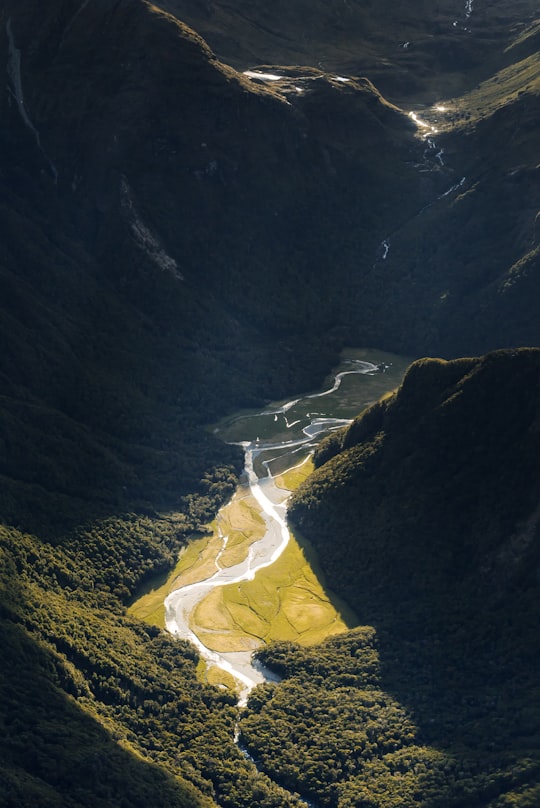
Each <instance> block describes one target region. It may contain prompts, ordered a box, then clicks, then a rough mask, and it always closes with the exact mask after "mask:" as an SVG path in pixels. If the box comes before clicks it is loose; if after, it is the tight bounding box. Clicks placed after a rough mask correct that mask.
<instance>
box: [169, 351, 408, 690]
mask: <svg viewBox="0 0 540 808" xmlns="http://www.w3.org/2000/svg"><path fill="white" fill-rule="evenodd" d="M409 362H410V360H407V359H404V358H403V357H399V356H395V355H391V354H387V353H384V352H382V351H375V350H360V349H350V350H348V351H345V352H344V353H343V356H342V361H341V363H340V364H339V366H338V367H337V368H336V369H335V370H334V372H333V373H332V375H331V376H330V377H329V379H328V381H327V383H326V385H325V387H324V388H323V390H321V391H320V392H312V393H309V394H306V395H303V396H297V397H296V398H294V399H292V400H290V401H286V402H278V403H275V404H271V405H269V406H268V407H267V408H265V409H264V410H263V411H261V412H252V411H249V412H244V413H241V414H237V415H235V416H234V417H231V418H228V419H227V420H225V421H223V422H221V423H220V424H219V425H218V426H217V427H216V428H215V431H216V433H217V435H218V436H219V437H220V438H221V439H223V440H224V441H227V442H230V443H237V444H240V445H241V446H242V447H243V449H244V455H245V468H244V473H243V475H242V479H241V481H240V485H239V490H238V491H237V493H236V494H235V497H236V498H237V500H236V503H237V510H238V508H239V507H240V506H242V504H243V505H244V508H245V502H246V501H247V498H248V497H249V502H251V503H252V504H251V506H250V508H251V513H252V514H254V515H255V518H256V519H257V520H258V523H259V529H258V532H257V533H256V535H255V537H254V536H253V534H251V537H250V531H249V530H244V533H242V530H236V531H231V529H230V518H228V517H227V514H226V509H227V507H230V504H229V506H225V507H224V509H222V511H223V513H222V512H220V514H218V518H217V520H216V536H215V537H214V541H213V542H211V543H210V545H205V546H204V547H203V549H201V551H200V552H198V553H197V554H196V557H195V559H194V560H193V561H192V562H190V563H189V564H187V568H188V569H187V573H186V574H184V575H182V574H181V575H180V576H179V577H178V579H177V580H178V586H177V588H175V589H174V590H173V591H171V592H170V594H169V595H168V596H167V598H166V601H165V612H166V615H165V622H166V627H167V629H168V630H169V631H170V632H171V633H172V634H174V635H176V636H178V637H181V638H184V639H188V640H190V641H191V642H193V643H194V644H195V645H196V646H197V648H198V650H199V652H200V654H201V656H202V658H203V659H204V660H205V661H206V663H207V665H208V666H217V667H218V668H220V669H221V670H222V671H225V672H227V673H228V674H230V675H232V676H233V677H234V679H235V680H236V681H237V682H238V684H239V690H240V692H241V701H244V700H245V698H246V697H247V694H248V693H249V691H250V690H251V688H252V687H254V686H255V685H256V684H259V683H261V682H263V681H265V680H267V679H268V678H271V674H270V673H269V672H268V671H265V670H263V669H262V668H261V667H260V666H257V664H256V663H255V664H254V663H253V660H252V653H253V650H255V649H256V648H257V647H260V646H261V644H262V643H263V642H264V641H265V639H261V637H262V635H263V634H264V630H263V629H264V625H265V623H264V620H263V619H262V618H261V614H260V613H262V612H263V611H264V610H263V608H262V606H263V605H264V604H262V603H257V602H256V601H257V600H258V599H260V600H261V601H262V600H263V598H264V599H266V600H267V601H268V604H269V605H268V609H269V610H270V611H271V612H272V619H270V618H268V621H269V623H271V628H270V629H269V635H268V636H269V638H270V639H289V638H290V634H289V631H288V630H289V629H291V628H295V629H296V630H297V631H298V634H299V637H298V641H300V642H305V643H306V644H309V643H310V642H314V641H317V639H318V638H320V634H318V629H320V627H321V624H322V625H323V633H324V626H325V625H326V623H325V621H328V622H329V625H328V630H327V631H328V634H331V633H336V632H337V631H340V630H345V629H346V628H347V625H346V624H345V623H342V622H340V620H339V607H335V606H334V604H333V603H332V597H331V595H329V594H328V597H327V596H326V593H325V596H324V597H321V596H320V595H314V594H313V587H311V589H310V587H309V586H305V587H302V586H297V588H296V590H295V591H294V593H293V596H291V598H289V601H288V602H287V604H288V605H287V606H284V605H283V601H280V599H279V598H277V599H276V598H275V597H274V593H272V592H269V591H268V587H269V586H270V587H271V586H272V585H273V584H272V579H269V582H268V581H266V580H265V581H263V582H262V584H261V587H260V588H259V589H257V590H256V592H257V595H256V596H252V597H251V602H249V600H250V596H249V594H248V595H246V594H244V596H243V597H244V599H245V600H246V601H247V602H242V599H241V597H240V599H239V596H238V597H237V592H241V587H242V586H245V583H246V582H249V581H253V580H254V579H255V576H257V575H259V576H261V575H263V576H264V574H265V572H268V570H269V569H270V568H271V567H272V565H275V564H276V562H277V561H278V559H279V558H280V557H281V555H282V554H283V553H284V551H285V550H286V548H287V546H288V545H289V542H290V540H291V536H290V532H289V528H288V525H287V518H286V503H287V499H288V497H289V496H290V493H291V491H290V490H289V488H287V485H286V484H285V483H284V477H283V475H284V474H286V472H288V471H290V470H291V469H295V468H301V466H302V464H303V463H304V462H305V461H306V460H307V459H308V458H309V457H310V455H311V454H312V452H313V450H314V448H315V447H316V445H317V444H318V443H319V442H320V441H321V440H322V439H323V437H325V436H326V435H328V434H329V433H330V432H332V431H333V430H335V429H339V428H340V427H342V426H345V425H346V424H348V423H349V422H350V420H351V419H352V418H354V417H355V416H356V415H358V414H359V413H360V412H361V411H362V410H363V409H364V408H365V407H366V406H367V405H369V404H370V403H372V402H374V401H376V400H377V399H379V398H380V397H381V396H382V395H383V394H384V393H386V392H387V391H389V390H392V389H393V388H395V387H397V385H398V384H399V383H400V381H401V378H402V377H403V374H404V372H405V370H406V368H407V366H408V364H409ZM285 479H289V478H287V477H286V478H285ZM242 497H244V500H242ZM222 525H224V526H225V528H226V529H225V530H224V529H223V528H222ZM244 527H245V526H244ZM227 528H229V530H227ZM239 536H240V539H241V541H240V542H239V541H238V537H239ZM209 546H210V547H211V548H213V549H210V550H209V549H208V547H209ZM313 575H314V573H313V572H312V570H311V569H310V570H309V577H310V579H312V578H313ZM222 587H234V588H235V589H234V597H233V599H232V606H230V607H229V609H228V610H227V609H225V608H224V606H223V602H222V600H223V595H224V592H223V591H221V592H218V591H217V590H218V589H219V588H222ZM278 588H281V587H278ZM229 591H231V590H229ZM321 591H322V587H321ZM303 592H304V593H305V597H304V596H303V594H302V593H303ZM216 595H217V596H218V598H221V600H220V601H219V603H218V604H217V606H216V605H214V606H213V607H212V608H206V609H205V608H204V604H205V603H207V602H209V598H213V599H214V600H216ZM291 601H292V605H291ZM258 607H261V608H258ZM280 609H283V611H284V612H286V613H284V614H283V615H282V614H280V613H279V612H280ZM227 611H234V613H235V614H238V615H240V617H239V623H238V624H235V625H234V630H232V629H231V628H230V626H229V627H228V628H227V614H225V612H227ZM200 613H202V614H203V618H201V617H200ZM205 614H206V615H207V617H206V620H205V619H204V615H205ZM198 615H199V616H198ZM224 621H225V622H224ZM280 621H281V622H280ZM261 624H262V625H263V629H261ZM280 625H283V626H284V627H286V628H287V629H288V630H287V631H286V632H285V634H286V636H279V626H280ZM276 626H277V627H278V628H277V629H276Z"/></svg>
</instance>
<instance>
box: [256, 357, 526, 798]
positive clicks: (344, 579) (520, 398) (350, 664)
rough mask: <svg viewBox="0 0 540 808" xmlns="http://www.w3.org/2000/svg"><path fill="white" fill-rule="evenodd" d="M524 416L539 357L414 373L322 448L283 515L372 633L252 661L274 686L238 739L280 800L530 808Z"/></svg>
mask: <svg viewBox="0 0 540 808" xmlns="http://www.w3.org/2000/svg"><path fill="white" fill-rule="evenodd" d="M539 402H540V351H539V350H538V349H521V350H518V351H501V352H495V353H492V354H489V355H487V356H485V357H482V358H475V359H460V360H453V361H451V362H443V361H441V360H435V359H425V360H420V361H418V362H415V363H414V364H413V365H412V366H411V367H410V369H409V371H408V372H407V374H406V376H405V379H404V381H403V383H402V385H401V386H400V388H399V389H398V390H397V391H396V393H394V394H393V395H391V396H390V397H388V398H386V399H385V400H383V401H381V402H379V403H378V404H376V405H374V406H373V407H371V408H370V409H368V410H366V411H365V412H364V413H363V414H362V415H361V416H359V417H358V418H357V419H356V420H355V421H354V422H353V424H352V425H351V426H350V427H349V428H347V429H346V430H343V431H342V432H341V433H338V434H336V435H334V436H332V438H330V439H328V441H327V443H326V445H323V446H322V447H321V449H320V452H319V453H318V456H316V463H317V464H318V466H319V467H318V469H317V470H316V472H315V473H314V474H313V475H312V477H311V478H310V479H309V480H308V481H307V482H306V483H305V484H304V485H303V486H302V487H301V488H300V489H299V490H298V491H297V492H296V493H295V494H294V495H293V501H292V504H291V507H290V509H289V520H290V522H291V523H292V524H293V526H294V527H295V528H296V529H297V530H301V531H302V533H304V534H305V535H306V536H307V537H308V538H309V539H310V540H311V541H313V542H314V543H315V545H316V547H317V549H318V551H319V553H320V556H321V559H322V562H323V564H324V568H325V570H326V571H327V574H328V576H329V583H330V584H331V586H332V587H334V588H335V589H336V590H337V591H338V592H340V593H341V594H342V595H344V596H345V597H346V599H347V600H348V602H349V603H351V604H352V605H353V606H354V607H355V609H356V610H357V614H358V615H359V617H360V619H361V620H363V621H364V622H365V623H366V624H368V625H366V626H365V627H364V628H361V629H358V630H357V631H356V632H352V633H351V635H349V636H347V637H344V638H337V639H333V640H332V641H331V642H329V643H327V644H326V646H325V647H324V648H321V649H317V651H316V652H315V653H314V652H313V651H311V650H307V651H306V650H302V649H300V648H296V647H294V646H292V645H291V644H289V645H287V644H282V645H280V646H278V647H276V648H271V649H268V650H267V651H265V652H264V653H263V654H261V658H262V659H263V661H264V662H265V663H266V664H270V665H274V666H275V667H276V669H277V670H278V671H280V672H281V673H282V674H284V676H285V678H286V681H285V682H284V683H283V684H282V685H278V686H272V687H268V688H267V689H266V690H261V691H258V692H257V693H256V694H255V696H254V699H253V703H252V704H251V709H250V711H249V713H248V716H247V718H246V719H245V720H244V722H243V724H242V732H243V736H244V739H245V740H246V742H247V743H248V748H249V749H250V751H251V752H252V754H254V755H255V756H256V757H257V759H259V760H260V761H261V763H262V765H263V768H264V769H265V770H266V771H268V772H270V773H272V774H273V776H277V777H278V778H280V779H281V781H282V782H284V783H286V784H287V785H288V787H289V788H297V789H299V790H300V791H301V792H302V793H304V794H308V795H310V796H311V797H312V798H313V799H315V800H316V801H317V802H318V803H319V804H321V805H328V806H345V805H346V806H349V805H370V806H387V805H400V806H418V805H420V806H432V805H437V806H439V805H445V806H446V805H451V806H454V805H455V806H458V805H459V806H461V805H471V806H480V805H482V806H486V807H487V806H490V808H491V807H493V808H495V806H496V807H497V808H501V806H508V805H518V806H532V805H535V804H537V800H538V795H539V793H540V786H539V775H540V759H539V756H538V740H539V737H540V713H539V705H540V700H539V696H540V693H539V682H538V661H539V659H540V646H539V643H538V632H537V625H538V618H539V614H538V586H539V576H538V572H539V564H540V531H539V524H540V509H539V495H540V465H539V457H540V452H539V449H540V446H539V441H540V429H539V424H540V409H539ZM307 703H309V704H314V705H317V708H316V709H315V710H313V711H312V712H310V711H309V710H306V704H307ZM353 717H354V718H353ZM288 739H290V740H288ZM300 760H301V761H303V765H299V761H300ZM396 778H397V779H396Z"/></svg>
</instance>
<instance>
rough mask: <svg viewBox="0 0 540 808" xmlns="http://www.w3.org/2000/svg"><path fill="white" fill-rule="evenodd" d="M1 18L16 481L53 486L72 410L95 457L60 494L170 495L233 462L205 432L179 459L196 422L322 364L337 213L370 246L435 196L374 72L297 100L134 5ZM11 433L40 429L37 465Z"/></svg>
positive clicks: (8, 465) (333, 299)
mask: <svg viewBox="0 0 540 808" xmlns="http://www.w3.org/2000/svg"><path fill="white" fill-rule="evenodd" d="M0 27H1V30H2V37H3V40H2V41H3V50H4V58H5V62H6V63H7V64H8V83H7V87H6V92H5V93H4V95H3V100H2V103H3V115H4V119H5V120H6V122H7V125H6V127H5V128H4V129H3V133H2V138H3V144H2V145H3V148H2V155H3V157H2V160H3V175H2V176H3V184H2V189H3V190H2V197H3V198H2V205H3V217H2V218H3V222H4V227H5V230H6V235H5V239H4V241H3V245H2V252H3V258H2V278H3V280H2V283H3V285H4V296H3V301H4V305H5V306H6V310H5V314H4V317H3V319H2V326H1V327H2V332H3V337H4V340H5V348H4V351H3V356H2V363H3V366H4V367H3V373H4V377H5V378H6V386H5V388H4V392H5V394H6V396H9V397H10V398H9V399H6V401H5V407H6V410H7V411H9V415H6V423H9V424H10V428H9V436H11V437H9V436H8V437H7V438H6V451H5V469H6V470H7V469H12V468H13V466H14V465H15V464H16V466H17V472H16V474H15V476H16V478H17V479H19V480H24V481H25V483H29V484H34V483H35V484H38V485H40V486H42V488H47V485H46V484H45V481H46V480H48V481H51V478H52V479H54V478H55V476H57V473H58V472H57V471H54V470H53V466H54V467H55V468H57V467H58V465H59V462H57V458H58V449H59V446H58V442H56V445H55V446H52V445H50V443H51V441H49V440H48V439H47V437H46V435H45V434H44V433H50V431H51V428H53V427H52V421H54V419H55V418H56V420H58V418H60V420H61V422H62V426H61V430H62V431H68V432H70V433H71V435H72V437H71V438H70V442H71V444H72V445H76V444H79V445H81V444H82V446H83V447H84V446H86V447H87V448H86V449H85V450H84V452H85V455H86V457H87V458H88V459H87V462H85V463H79V458H78V457H77V456H76V455H75V456H74V458H73V461H72V460H71V458H70V453H69V450H68V451H66V447H65V446H64V448H63V449H62V460H61V461H60V462H61V463H62V464H64V465H66V473H65V478H64V479H63V480H61V481H60V480H59V481H57V482H55V483H54V485H52V486H50V487H53V488H54V490H55V491H58V489H61V490H63V491H64V492H65V493H67V494H69V495H71V496H78V497H80V496H81V491H83V490H87V491H88V490H89V489H91V490H93V491H94V492H95V493H96V494H97V495H98V497H99V498H100V499H102V500H105V502H104V507H105V508H107V509H109V510H110V508H111V507H113V508H115V507H116V506H117V503H120V504H121V503H125V502H126V501H130V500H133V499H135V500H137V501H141V500H145V499H146V500H147V501H148V500H149V499H150V498H152V497H155V496H159V497H160V498H161V500H162V501H163V502H165V501H168V502H171V501H174V500H175V499H177V492H178V489H177V486H178V485H179V481H180V480H182V482H180V486H181V488H180V493H182V492H186V491H189V490H192V489H193V486H194V485H198V480H200V479H201V477H203V476H204V472H205V468H206V467H205V463H206V460H205V455H207V454H208V452H213V451H214V450H215V451H217V452H218V453H219V454H221V455H222V456H223V457H224V456H225V455H224V454H223V451H224V450H223V449H218V448H217V446H215V445H212V442H211V440H210V439H209V438H208V437H203V436H202V435H201V434H199V435H198V436H195V435H194V432H193V430H192V429H188V431H189V435H190V439H189V440H190V442H191V441H193V442H194V443H192V448H191V449H188V448H187V443H188V441H187V440H184V437H183V436H184V435H185V433H186V428H188V427H189V424H190V423H193V422H197V421H200V420H209V419H210V418H211V417H213V416H215V415H217V414H218V412H222V411H223V408H224V406H227V405H229V406H232V405H233V403H234V404H236V405H238V404H243V405H249V404H254V403H260V402H261V401H262V400H263V398H264V396H265V395H267V394H268V393H269V392H270V390H271V391H272V393H273V394H279V393H280V392H281V391H283V390H285V389H287V388H288V389H290V388H291V386H292V384H293V381H292V380H293V378H294V379H295V381H294V384H295V385H296V386H304V387H306V386H309V385H310V384H311V383H313V379H314V378H316V374H317V373H318V372H319V373H320V372H322V368H323V366H324V365H325V364H326V362H327V361H328V357H329V356H330V355H331V354H332V353H333V351H334V348H333V346H332V344H331V342H332V341H331V340H330V341H328V340H326V341H325V344H324V345H323V343H322V340H321V338H320V335H321V329H322V330H323V331H328V330H330V329H331V328H336V327H341V326H340V323H341V322H342V320H343V319H344V317H343V309H344V304H343V301H342V300H341V297H340V295H339V294H337V292H336V293H335V294H330V295H328V294H327V289H328V287H329V279H328V274H329V273H330V270H331V269H332V273H333V281H332V284H333V285H334V286H336V287H339V285H340V284H343V283H345V281H346V278H347V277H348V275H349V274H350V272H351V266H350V261H349V262H341V263H339V262H338V255H339V253H340V251H341V250H342V249H343V247H342V245H341V244H338V243H337V242H335V241H334V240H330V239H328V237H327V228H328V226H329V222H330V221H332V222H333V226H335V227H339V231H340V232H343V231H344V229H346V228H348V229H349V233H350V235H348V236H347V239H348V241H349V245H348V249H349V250H350V252H351V253H352V252H353V251H362V250H364V249H366V244H369V249H373V248H374V241H373V235H372V230H373V228H374V226H375V223H376V222H377V219H378V218H380V217H381V215H382V210H383V209H384V210H386V208H387V205H388V203H387V201H386V199H387V197H388V196H389V195H390V193H389V191H390V187H392V188H394V187H395V186H396V182H397V184H398V185H399V186H400V187H402V188H405V187H411V184H412V186H413V188H414V190H413V192H412V194H411V198H410V206H411V210H412V209H413V208H414V206H415V205H417V204H419V202H420V199H422V198H424V195H425V192H426V186H425V184H424V185H422V183H420V182H418V180H417V177H416V175H415V173H414V170H413V169H412V168H411V166H410V165H409V158H410V155H411V153H414V152H415V150H417V148H418V147H417V146H416V145H415V142H414V140H413V133H412V128H411V126H410V122H408V121H407V120H406V118H405V117H404V116H403V115H402V114H400V113H399V112H398V110H397V109H395V108H394V107H392V106H390V105H388V104H387V103H386V102H384V100H383V99H382V98H381V97H380V96H379V95H378V93H377V92H376V91H375V89H374V88H373V87H372V86H371V85H369V83H368V82H365V81H364V82H359V83H355V84H354V85H351V86H350V87H349V86H347V87H346V88H343V87H342V86H341V85H340V84H339V83H338V82H331V81H329V80H328V79H326V78H325V77H323V76H317V77H315V78H314V80H313V85H314V86H313V89H311V88H310V89H309V92H308V91H306V93H305V96H306V97H305V99H302V104H300V106H296V105H292V104H291V103H289V102H288V101H287V99H286V95H285V93H279V92H275V91H273V90H271V89H267V88H265V87H263V86H261V85H260V84H257V83H255V82H251V81H248V79H245V78H243V77H241V76H238V75H237V74H235V73H234V71H232V70H231V69H230V68H226V67H224V66H222V65H220V64H219V63H218V62H217V61H216V59H215V58H214V57H213V55H212V54H211V52H210V51H209V50H208V48H207V47H206V46H205V45H204V43H203V42H202V40H200V38H199V37H198V36H197V35H196V34H195V33H193V32H192V31H190V30H189V29H188V28H186V27H185V26H183V25H182V24H181V23H179V22H178V21H176V20H174V19H173V18H171V17H168V16H166V15H163V14H161V13H158V11H157V9H155V8H153V7H151V6H149V5H148V4H145V3H143V2H120V3H116V4H114V5H113V6H111V5H110V4H109V3H100V2H93V3H91V4H84V7H83V6H79V5H78V4H75V3H73V2H68V1H67V0H65V2H57V3H56V4H49V6H48V7H47V10H46V11H43V10H42V9H40V10H39V12H38V11H37V10H36V9H32V5H31V4H25V6H24V8H21V7H20V4H17V3H13V4H9V3H7V4H5V5H4V7H3V11H2V18H1V25H0ZM96 43H99V46H98V47H96ZM294 92H296V91H294ZM345 114H346V119H345ZM351 124H352V125H353V126H354V127H355V129H356V131H358V132H361V136H360V137H357V136H356V135H355V136H352V132H351V130H350V126H351ZM375 153H379V154H380V158H378V159H377V162H381V163H384V164H385V165H387V168H388V170H387V173H386V174H385V173H383V174H382V175H381V177H380V179H379V182H378V185H377V187H376V188H375V189H374V188H373V157H374V154H375ZM396 178H397V179H396ZM428 185H429V183H428ZM362 189H363V190H362ZM359 191H360V192H359ZM397 207H398V206H397V204H396V205H395V209H396V211H397ZM404 207H405V209H404V210H403V211H400V213H399V217H400V219H401V220H402V219H403V218H404V217H406V215H407V212H406V208H407V207H408V206H404ZM270 222H271V225H270ZM352 223H354V227H352ZM306 244H309V247H308V248H307V249H306V248H305V245H306ZM307 335H309V340H308V341H307V342H306V339H305V337H306V336H307ZM300 343H301V344H302V345H303V346H306V347H307V346H309V345H310V346H311V347H310V348H308V350H303V356H302V357H301V358H300V355H299V353H298V351H297V348H298V347H299V344H300ZM38 346H39V347H38ZM239 346H241V350H239ZM11 397H13V399H15V400H16V401H17V402H18V401H20V399H21V398H23V399H25V401H26V402H27V404H26V405H25V406H24V407H23V406H20V405H19V404H18V403H17V404H14V403H13V401H12V398H11ZM10 401H11V403H10ZM40 406H43V407H45V408H46V409H47V412H43V411H40V410H39V409H36V407H37V408H39V407H40ZM14 409H16V414H14ZM55 410H58V411H59V412H60V413H61V415H60V416H54V415H53V412H52V411H55ZM81 425H83V426H86V427H88V428H89V429H90V430H91V433H89V432H85V431H84V428H81ZM54 429H55V430H56V431H58V430H60V426H57V427H55V428H54ZM18 432H21V433H25V434H28V435H32V434H34V435H36V433H37V434H41V435H42V437H41V438H40V441H41V442H42V443H43V446H44V449H45V450H44V451H43V453H42V454H43V456H44V459H43V460H42V462H41V470H40V467H39V466H38V468H36V464H35V462H34V459H33V458H32V457H25V455H24V454H22V453H21V446H24V445H26V444H28V446H29V449H28V454H29V455H31V454H32V448H31V447H32V446H33V445H35V439H32V440H30V441H29V440H27V439H23V438H22V437H19V436H18ZM96 441H97V444H98V446H96ZM90 443H93V445H92V447H89V444H90ZM134 444H136V445H137V448H135V447H134ZM99 445H101V448H99ZM103 445H104V446H103ZM211 445H212V448H210V446H211ZM195 446H197V448H196V449H195V448H194V447H195ZM96 450H97V451H98V452H99V453H100V454H101V459H100V474H99V476H100V477H101V479H100V480H98V479H97V477H98V475H97V471H96V468H95V463H94V461H93V460H92V458H91V455H95V452H96ZM178 450H180V451H178ZM15 453H17V455H18V458H17V459H16V458H15V457H14V455H15ZM183 453H185V454H186V455H187V456H186V457H185V459H184V460H182V457H181V454H183ZM225 454H226V455H228V457H229V458H230V459H231V460H232V459H233V457H234V453H231V452H230V451H229V452H228V453H225ZM133 464H135V465H136V466H137V469H136V470H135V469H134V468H133ZM151 464H152V465H153V471H152V474H150V473H149V469H150V465H151ZM30 465H31V466H32V470H31V471H29V470H28V468H27V467H28V466H30ZM76 465H77V466H78V467H75V466H76ZM160 469H161V471H160ZM156 472H157V474H156ZM26 496H28V493H27V494H25V497H26ZM6 507H7V506H6ZM9 507H10V508H11V510H12V513H13V515H12V517H11V518H13V519H15V511H14V510H13V507H12V506H9ZM17 518H18V519H21V518H22V517H21V516H20V514H18V515H17Z"/></svg>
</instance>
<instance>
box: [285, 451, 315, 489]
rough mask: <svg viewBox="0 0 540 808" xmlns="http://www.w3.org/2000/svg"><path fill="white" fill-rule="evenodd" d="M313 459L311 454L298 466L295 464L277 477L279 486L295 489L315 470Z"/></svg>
mask: <svg viewBox="0 0 540 808" xmlns="http://www.w3.org/2000/svg"><path fill="white" fill-rule="evenodd" d="M313 469H314V466H313V459H312V456H311V455H310V456H309V457H306V459H305V460H303V461H302V463H300V464H299V465H298V466H294V467H293V468H292V469H289V470H288V471H286V472H285V473H284V474H280V475H279V476H278V477H276V478H275V483H276V485H277V487H278V488H284V489H285V490H287V491H294V489H295V488H298V486H299V485H300V484H301V483H303V482H304V480H305V479H307V477H309V475H310V474H311V472H312V471H313Z"/></svg>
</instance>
